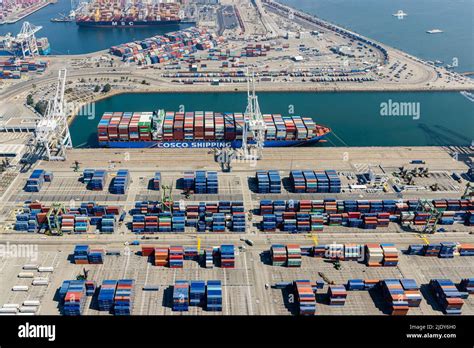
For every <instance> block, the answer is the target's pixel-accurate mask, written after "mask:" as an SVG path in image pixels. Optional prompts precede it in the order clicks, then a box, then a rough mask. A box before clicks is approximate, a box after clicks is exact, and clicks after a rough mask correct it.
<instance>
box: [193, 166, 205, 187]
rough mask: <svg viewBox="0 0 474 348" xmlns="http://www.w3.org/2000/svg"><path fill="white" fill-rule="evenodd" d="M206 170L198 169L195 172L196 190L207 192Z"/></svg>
mask: <svg viewBox="0 0 474 348" xmlns="http://www.w3.org/2000/svg"><path fill="white" fill-rule="evenodd" d="M206 182H207V181H206V172H205V171H202V170H198V171H196V172H195V174H194V192H195V193H207V190H206Z"/></svg>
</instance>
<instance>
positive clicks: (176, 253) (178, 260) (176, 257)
mask: <svg viewBox="0 0 474 348" xmlns="http://www.w3.org/2000/svg"><path fill="white" fill-rule="evenodd" d="M168 257H169V267H170V268H183V264H184V248H183V247H182V246H172V247H170V248H169V256H168Z"/></svg>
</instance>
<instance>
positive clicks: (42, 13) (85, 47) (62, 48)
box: [0, 0, 189, 54]
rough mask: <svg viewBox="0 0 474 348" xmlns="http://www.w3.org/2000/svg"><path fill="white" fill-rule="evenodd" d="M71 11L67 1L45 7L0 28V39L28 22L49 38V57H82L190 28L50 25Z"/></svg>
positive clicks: (183, 25) (177, 26) (14, 32)
mask: <svg viewBox="0 0 474 348" xmlns="http://www.w3.org/2000/svg"><path fill="white" fill-rule="evenodd" d="M70 10H71V2H70V1H69V0H58V2H57V3H56V4H53V5H48V6H46V7H44V8H43V9H41V10H39V11H37V12H35V13H33V14H32V15H30V16H28V17H26V18H25V19H23V20H21V21H18V22H16V23H14V24H4V25H0V35H5V34H6V33H9V32H10V33H12V34H13V35H16V34H18V33H19V32H20V30H21V26H22V24H23V22H24V21H28V22H30V23H31V24H34V25H36V26H39V25H41V26H42V27H43V29H41V31H39V32H38V33H37V34H36V36H37V37H47V38H48V40H49V43H50V45H51V54H83V53H91V52H96V51H100V50H104V49H108V48H110V46H114V45H119V44H121V43H125V42H130V41H135V40H141V39H145V38H147V37H151V36H155V35H161V34H164V33H167V32H170V31H176V30H179V29H181V28H187V27H189V25H188V24H180V25H169V26H168V25H167V26H160V27H142V28H87V27H79V26H77V25H76V23H75V22H51V18H57V17H59V14H60V13H62V14H64V15H68V14H69V11H70Z"/></svg>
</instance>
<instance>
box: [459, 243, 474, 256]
mask: <svg viewBox="0 0 474 348" xmlns="http://www.w3.org/2000/svg"><path fill="white" fill-rule="evenodd" d="M458 251H459V255H460V256H474V244H468V243H461V244H459V246H458Z"/></svg>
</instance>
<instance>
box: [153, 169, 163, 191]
mask: <svg viewBox="0 0 474 348" xmlns="http://www.w3.org/2000/svg"><path fill="white" fill-rule="evenodd" d="M160 187H161V173H160V172H156V173H155V176H154V177H153V181H152V188H153V190H159V189H160Z"/></svg>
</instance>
